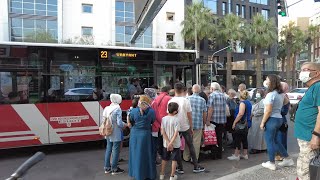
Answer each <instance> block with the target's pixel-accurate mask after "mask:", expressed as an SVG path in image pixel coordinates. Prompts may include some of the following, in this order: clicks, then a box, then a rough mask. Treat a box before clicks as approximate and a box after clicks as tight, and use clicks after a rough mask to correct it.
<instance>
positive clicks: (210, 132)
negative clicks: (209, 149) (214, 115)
mask: <svg viewBox="0 0 320 180" xmlns="http://www.w3.org/2000/svg"><path fill="white" fill-rule="evenodd" d="M203 136H204V145H216V144H218V140H217V134H216V130H215V125H213V124H211V125H210V126H207V125H205V127H204V131H203Z"/></svg>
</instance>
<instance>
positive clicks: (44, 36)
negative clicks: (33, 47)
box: [25, 29, 58, 43]
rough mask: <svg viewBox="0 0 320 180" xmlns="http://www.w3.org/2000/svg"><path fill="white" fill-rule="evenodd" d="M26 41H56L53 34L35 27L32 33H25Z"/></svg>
mask: <svg viewBox="0 0 320 180" xmlns="http://www.w3.org/2000/svg"><path fill="white" fill-rule="evenodd" d="M25 41H26V42H37V43H57V42H58V41H57V40H56V39H55V38H54V36H53V35H52V34H51V33H50V32H48V31H46V30H45V29H37V30H36V31H34V32H33V33H30V34H27V35H26V39H25Z"/></svg>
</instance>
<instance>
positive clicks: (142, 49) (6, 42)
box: [0, 41, 196, 53]
mask: <svg viewBox="0 0 320 180" xmlns="http://www.w3.org/2000/svg"><path fill="white" fill-rule="evenodd" d="M1 45H10V46H38V47H44V46H45V47H65V48H99V49H122V50H138V51H139V50H140V51H165V52H188V53H195V52H196V51H195V50H182V49H161V48H137V47H124V46H103V45H82V44H58V43H33V42H10V41H0V46H1Z"/></svg>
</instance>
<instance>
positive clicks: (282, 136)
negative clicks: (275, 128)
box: [278, 131, 288, 150]
mask: <svg viewBox="0 0 320 180" xmlns="http://www.w3.org/2000/svg"><path fill="white" fill-rule="evenodd" d="M278 136H280V137H279V138H280V139H281V143H282V145H283V147H284V148H285V149H286V150H288V149H287V136H288V131H287V132H281V131H280V133H279V134H278Z"/></svg>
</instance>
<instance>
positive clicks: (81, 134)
mask: <svg viewBox="0 0 320 180" xmlns="http://www.w3.org/2000/svg"><path fill="white" fill-rule="evenodd" d="M98 134H99V132H98V131H89V132H76V133H64V134H59V135H60V137H70V136H84V135H98Z"/></svg>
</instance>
